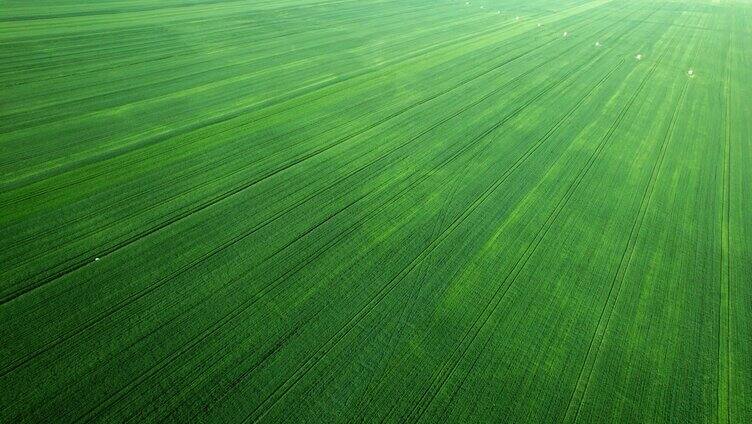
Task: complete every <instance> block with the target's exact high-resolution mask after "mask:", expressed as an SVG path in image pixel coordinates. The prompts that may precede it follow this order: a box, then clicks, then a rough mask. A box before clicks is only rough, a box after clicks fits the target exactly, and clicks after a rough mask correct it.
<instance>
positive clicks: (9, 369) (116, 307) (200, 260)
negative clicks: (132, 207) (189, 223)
mask: <svg viewBox="0 0 752 424" xmlns="http://www.w3.org/2000/svg"><path fill="white" fill-rule="evenodd" d="M567 51H568V50H567ZM567 51H565V52H562V53H561V55H564V54H566V52H567ZM543 65H544V64H540V65H538V66H536V67H535V68H533V69H531V70H529V71H527V72H526V73H523V74H521V75H519V76H517V77H516V78H514V79H512V80H510V81H509V82H507V83H506V84H504V85H502V86H500V87H498V88H497V89H495V90H493V91H492V92H490V93H487V94H486V95H484V96H482V97H481V98H479V99H476V100H475V101H474V102H471V103H469V104H467V105H465V106H464V107H463V108H461V109H459V110H458V111H455V112H454V113H452V114H450V115H448V116H446V117H444V118H443V119H441V120H440V121H438V122H436V123H434V124H433V125H432V126H431V127H429V128H427V129H425V130H424V131H422V132H421V133H419V134H417V135H416V136H414V137H412V138H411V139H409V140H408V141H407V142H406V143H403V144H402V145H400V146H397V147H396V148H394V149H392V150H391V151H388V152H387V153H386V154H384V155H382V156H381V157H379V158H377V159H375V160H373V161H371V162H369V163H368V164H366V165H365V166H364V167H362V168H360V169H357V170H355V171H353V172H351V174H350V175H352V174H354V173H356V172H358V171H360V170H362V169H365V168H366V167H368V166H371V165H372V164H374V163H376V162H378V161H379V160H381V159H383V158H384V157H386V156H387V155H389V154H391V153H393V152H394V151H396V150H397V149H399V148H401V147H404V146H406V145H407V144H409V143H411V142H414V141H415V140H417V139H419V138H420V137H422V136H423V135H425V134H427V133H429V132H430V131H431V130H433V129H435V128H437V127H439V126H440V125H442V124H444V123H446V122H448V121H450V120H452V119H453V118H455V117H456V116H458V115H460V114H461V113H463V112H465V111H466V110H468V109H470V108H471V107H473V106H475V105H477V104H480V103H481V102H482V101H484V100H486V99H488V98H490V97H491V96H492V95H494V94H496V93H498V92H500V91H501V90H502V89H504V88H505V87H509V86H512V85H514V83H516V82H517V81H518V80H520V79H523V78H524V77H526V76H527V75H528V74H529V73H530V72H533V71H534V70H535V69H537V68H539V67H542V66H543ZM449 91H452V89H450V90H447V92H449ZM435 97H438V95H437V96H435ZM428 100H430V99H424V102H425V101H428ZM529 103H531V102H528V104H529ZM520 111H521V109H519V110H518V111H517V113H519V112H520ZM512 116H513V115H508V117H507V119H511V117H512ZM471 145H472V144H468V145H466V147H465V148H463V149H461V150H460V152H459V153H462V152H464V151H465V150H466V149H467V148H469V147H470V146H471ZM459 153H457V154H456V155H454V156H450V158H451V159H450V160H453V159H454V158H455V157H457V155H458V154H459ZM442 166H443V164H442ZM341 179H344V177H343V178H341ZM336 182H337V181H335V183H334V184H330V185H329V186H328V187H325V188H322V189H321V190H319V192H323V191H325V190H327V189H330V188H331V187H333V186H334V185H336ZM317 193H318V192H317ZM317 193H314V194H313V195H310V196H308V197H309V198H312V197H315V194H317ZM302 203H303V202H300V204H302ZM293 206H296V205H293ZM293 209H294V207H291V208H289V210H286V211H283V212H282V213H279V214H277V215H275V216H273V217H272V218H271V221H269V222H267V223H270V222H272V221H273V220H276V219H278V218H280V217H281V216H282V215H283V214H284V213H287V212H289V211H291V210H293ZM265 225H266V224H265V223H262V224H261V225H257V226H254V227H253V228H252V230H251V232H255V231H257V230H258V229H260V228H262V227H263V226H265ZM236 238H237V237H236ZM234 240H235V239H233V240H231V241H230V243H229V244H228V243H225V244H223V245H221V246H219V247H217V248H215V249H213V250H212V251H211V252H210V253H208V254H205V255H202V256H201V257H199V258H198V259H197V260H195V261H193V262H191V263H190V264H187V265H186V266H184V267H182V268H181V269H178V270H176V271H175V272H173V273H171V274H170V275H168V276H166V277H164V278H162V279H160V280H159V281H158V282H157V283H156V284H153V285H151V286H149V287H147V288H146V289H144V290H142V291H141V292H138V293H135V294H133V295H131V296H129V297H128V298H126V299H124V300H123V301H121V302H120V303H118V304H117V305H114V307H113V308H110V310H108V311H106V312H105V313H104V315H102V316H98V317H95V318H92V319H91V320H90V321H88V322H87V324H85V325H84V326H83V327H82V328H81V329H79V330H78V331H75V332H73V333H72V334H68V335H66V336H63V337H61V338H59V339H57V340H56V341H55V342H53V343H51V344H50V345H47V346H46V347H45V348H43V349H41V350H40V351H37V352H35V353H34V354H32V355H28V356H27V357H25V358H24V359H23V360H22V361H21V362H19V363H17V364H15V365H11V366H9V367H6V368H5V369H4V370H3V371H0V376H4V375H7V374H9V373H10V372H12V371H14V370H15V369H17V368H19V367H21V366H23V365H24V364H25V363H27V362H28V361H30V360H32V359H34V358H35V357H37V356H38V355H39V354H41V353H44V351H47V350H49V349H51V348H53V347H55V346H57V345H58V344H59V343H62V342H63V341H65V340H67V339H69V338H70V337H72V336H74V335H76V334H78V333H80V332H82V331H85V330H86V329H88V328H90V327H92V326H93V325H94V324H96V322H97V321H99V320H101V319H103V318H105V317H107V316H110V315H111V314H113V313H115V312H117V311H118V310H120V309H122V308H124V307H125V306H127V305H128V304H130V303H132V302H134V301H135V300H138V299H140V298H142V297H143V296H145V295H147V294H149V293H151V292H152V291H154V290H156V289H157V288H159V287H161V286H162V285H164V284H166V283H167V282H168V281H169V280H171V279H173V278H175V277H177V276H179V275H181V274H183V273H184V272H187V271H189V270H191V269H194V268H195V267H196V266H198V265H200V264H201V263H203V262H204V261H205V260H206V259H208V258H209V257H211V256H213V255H215V254H216V253H218V252H220V251H222V250H224V249H225V248H227V247H229V246H230V245H232V244H235V242H236V241H234ZM237 241H239V240H237ZM87 263H88V262H87Z"/></svg>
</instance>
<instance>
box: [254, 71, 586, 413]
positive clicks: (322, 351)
mask: <svg viewBox="0 0 752 424" xmlns="http://www.w3.org/2000/svg"><path fill="white" fill-rule="evenodd" d="M573 72H574V71H572V72H570V74H568V75H567V77H565V80H566V79H568V77H569V76H571V74H572V73H573ZM560 83H561V82H560V81H558V82H557V81H555V82H554V83H552V84H549V85H548V86H547V87H545V88H544V89H543V90H542V91H541V92H540V93H539V94H538V95H536V96H535V97H533V98H532V99H530V100H529V101H528V102H527V103H526V104H524V105H523V106H522V107H520V108H518V109H517V113H519V112H520V111H521V110H522V109H524V108H525V107H526V106H527V105H529V104H530V103H532V102H533V101H535V100H537V99H538V98H540V97H541V96H542V95H543V94H545V93H546V92H548V91H550V90H551V89H552V88H553V87H554V86H556V85H558V84H560ZM501 124H503V122H499V123H497V125H495V126H494V127H493V128H491V129H489V130H488V131H487V132H486V133H485V134H484V135H483V136H484V137H485V136H487V135H488V134H490V133H491V132H493V131H494V130H495V129H497V128H498V127H499V126H500V125H501ZM535 148H536V149H537V146H536V147H535ZM528 152H530V150H528ZM526 154H527V152H526ZM530 154H532V153H530ZM529 156H530V155H529V154H528V155H527V156H525V157H524V158H519V159H518V161H517V162H515V164H514V165H513V166H512V167H511V168H509V169H508V170H506V171H505V172H504V173H503V175H502V176H501V177H500V178H499V179H497V180H496V181H495V182H494V183H493V184H492V185H491V186H489V187H488V188H487V189H486V190H485V191H484V192H483V193H481V195H480V196H479V197H477V198H476V199H475V200H474V201H473V203H472V204H471V205H470V206H469V207H468V208H467V209H466V210H465V211H463V213H462V214H460V216H458V217H457V218H456V219H455V220H454V221H453V222H452V224H451V225H450V226H449V227H447V228H446V229H444V231H442V233H441V234H440V235H439V236H438V237H437V238H435V239H433V240H432V241H431V242H430V243H429V244H428V245H426V247H424V248H423V250H421V252H420V253H419V254H418V255H417V256H415V257H414V258H413V260H412V261H411V262H410V263H409V264H408V265H407V266H406V267H405V268H403V269H402V270H401V271H400V272H399V273H398V274H397V275H395V277H394V278H393V279H392V280H390V281H389V282H388V283H387V284H386V285H384V286H382V288H381V289H380V290H379V292H378V293H377V294H376V296H374V297H373V298H371V300H370V301H369V302H368V303H367V304H366V305H365V306H364V307H363V308H361V309H360V310H359V311H358V312H357V313H356V314H355V315H354V316H353V317H352V318H351V319H350V320H349V321H348V322H347V323H346V324H345V325H344V326H343V327H341V328H340V329H339V330H338V331H337V333H335V335H334V336H332V337H331V338H330V339H329V340H327V341H326V342H325V343H324V345H323V346H322V347H321V348H319V349H318V350H317V351H316V352H315V353H314V354H313V355H311V356H310V357H309V359H308V360H307V361H306V362H305V363H304V364H303V365H302V366H300V367H298V369H297V370H296V371H295V372H294V373H293V375H292V376H291V377H289V378H288V379H287V381H285V382H284V383H283V384H282V385H281V386H279V387H278V388H277V389H276V390H275V391H274V392H273V393H271V394H270V395H269V396H268V397H267V398H266V399H265V400H264V401H263V402H262V403H261V404H259V405H258V406H257V407H256V408H255V409H254V410H253V411H252V412H251V414H249V416H248V417H247V418H246V419H245V420H244V421H243V422H247V421H249V420H253V421H258V420H260V419H261V418H263V416H265V414H266V413H268V411H269V410H270V409H271V406H273V405H275V404H276V403H277V402H278V401H279V400H280V399H281V398H282V397H284V395H285V394H286V393H287V392H289V390H290V389H291V388H292V387H293V386H294V385H295V384H296V383H297V382H298V381H300V379H302V377H303V375H305V374H306V373H307V372H308V371H309V370H310V369H311V368H313V366H315V365H316V364H317V363H318V362H319V361H320V360H321V359H322V358H323V357H325V356H326V355H327V354H328V353H329V352H330V351H331V350H332V349H333V348H334V347H335V346H336V345H337V344H338V343H339V342H340V341H341V340H342V339H343V338H344V337H345V336H346V335H347V334H348V333H349V332H350V331H351V330H352V328H354V326H355V325H356V324H357V323H358V322H359V321H360V320H362V319H363V318H364V317H365V316H366V315H367V314H368V313H369V312H370V311H371V310H373V309H374V308H375V307H376V306H378V304H379V303H380V302H381V301H382V300H383V299H384V298H385V297H386V296H387V295H388V294H389V293H390V292H391V290H392V289H393V288H394V287H396V285H397V284H398V283H399V281H401V280H402V279H403V278H404V277H405V276H406V275H407V274H409V273H410V272H411V271H412V270H413V269H414V268H415V267H416V266H417V265H418V264H419V263H420V262H421V261H422V260H423V259H424V258H425V257H426V256H428V255H429V254H430V253H432V252H433V251H434V250H435V248H436V247H437V246H438V245H439V244H441V243H442V242H443V241H444V240H446V238H447V237H449V235H450V234H451V233H452V232H453V231H454V230H455V229H456V228H458V227H459V226H460V225H461V224H462V223H463V222H464V220H465V219H466V218H467V217H468V216H469V215H471V214H472V213H473V212H474V211H475V210H477V208H478V207H479V206H480V205H481V204H482V203H483V202H484V201H485V200H487V199H488V198H489V197H490V196H491V194H493V192H494V191H495V190H496V189H497V188H498V187H499V186H500V185H501V184H502V183H503V182H504V181H506V179H507V178H508V177H509V175H511V174H512V172H513V171H514V170H515V169H517V167H519V165H520V164H521V163H522V162H524V160H525V159H527V157H529ZM327 345H330V346H328V347H327ZM295 374H298V376H297V377H296V376H295ZM290 382H292V383H290ZM285 385H287V387H286V388H283V386H285ZM280 389H281V390H282V393H281V394H280V395H279V396H277V398H276V400H273V401H271V402H272V404H271V405H270V407H269V408H267V409H266V410H265V411H264V412H262V413H261V414H260V415H259V416H258V417H256V418H255V419H253V415H256V413H257V412H258V410H259V409H260V408H261V407H262V406H263V405H264V404H265V403H267V402H269V401H270V399H271V398H272V397H273V396H274V395H275V394H276V393H277V392H279V390H280Z"/></svg>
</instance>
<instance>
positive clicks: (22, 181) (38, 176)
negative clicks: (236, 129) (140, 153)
mask: <svg viewBox="0 0 752 424" xmlns="http://www.w3.org/2000/svg"><path fill="white" fill-rule="evenodd" d="M567 18H573V19H574V18H578V19H586V18H587V16H579V15H572V16H568V17H565V18H562V19H567ZM555 22H556V21H555ZM503 29H514V27H513V26H511V24H510V23H508V22H507V23H503V24H501V25H499V26H498V27H493V28H490V29H487V30H485V31H481V32H479V33H474V34H469V35H467V36H463V37H460V38H456V39H453V40H450V41H444V42H441V43H438V44H435V45H432V46H429V47H425V48H422V49H420V50H418V51H416V52H412V53H411V54H408V55H406V56H405V55H403V56H400V57H398V58H395V59H392V60H389V61H386V62H384V63H382V64H379V65H375V66H371V67H367V68H364V69H363V70H360V71H358V72H355V73H353V74H352V75H349V76H347V77H344V78H335V81H334V82H331V83H330V82H329V81H324V82H323V84H324V85H323V86H322V87H317V88H315V89H311V87H302V88H301V89H300V90H295V91H303V94H307V93H310V92H312V91H315V90H318V89H321V88H327V87H329V86H334V85H338V84H340V83H342V82H345V81H347V80H351V79H355V78H358V77H360V76H364V75H368V74H370V73H373V72H377V71H379V70H383V69H384V67H385V66H392V65H396V64H400V63H403V62H411V61H415V60H418V59H419V58H421V57H423V56H426V55H428V54H430V53H432V52H434V51H436V50H442V49H450V48H451V47H453V46H456V45H460V44H461V43H464V42H466V41H468V40H472V39H473V38H478V37H485V36H490V35H493V34H494V33H498V31H499V30H503ZM532 31H534V30H533V29H530V30H528V31H527V32H532ZM280 97H283V99H284V98H285V97H286V96H280ZM275 99H276V98H275ZM261 103H263V104H266V103H268V102H261ZM258 107H259V105H258V104H253V105H248V106H244V107H242V108H239V109H238V110H236V111H233V112H227V113H223V114H220V115H218V116H214V117H212V118H211V119H209V120H204V121H203V122H202V123H200V124H199V125H196V124H193V125H186V126H183V127H181V128H178V129H176V130H172V131H169V132H167V133H160V134H155V135H152V136H148V137H144V138H142V139H141V140H139V141H137V142H131V143H128V144H127V145H126V146H123V147H119V148H113V149H111V150H108V151H104V152H98V153H94V154H92V155H90V156H89V157H86V158H82V159H77V160H75V161H73V162H69V163H65V164H62V165H59V166H56V167H54V168H52V169H50V170H45V171H38V172H36V173H33V174H27V175H24V176H21V177H18V178H16V179H13V180H10V181H6V182H3V183H0V189H3V190H9V189H16V188H20V187H24V186H26V185H29V184H32V183H35V182H38V181H42V180H45V179H48V178H50V177H53V176H56V175H60V174H62V173H66V172H69V171H71V170H73V169H76V168H78V167H81V166H84V165H87V164H91V163H96V162H99V161H101V160H103V159H107V158H112V157H115V156H119V155H122V154H125V153H128V152H130V151H133V150H138V149H141V148H144V147H147V146H150V145H153V144H157V143H160V142H162V141H164V140H166V139H169V138H172V137H175V136H179V135H182V134H186V133H189V132H191V131H194V130H196V129H197V128H203V127H208V126H211V125H216V124H220V123H223V122H226V121H228V120H231V119H233V118H236V117H238V116H242V115H243V114H245V113H247V112H249V111H252V110H254V109H255V108H258Z"/></svg>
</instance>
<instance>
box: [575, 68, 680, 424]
mask: <svg viewBox="0 0 752 424" xmlns="http://www.w3.org/2000/svg"><path fill="white" fill-rule="evenodd" d="M658 62H660V60H658V61H656V65H657V64H658ZM688 87H689V80H687V81H686V82H685V83H684V85H683V86H682V91H681V94H680V95H679V101H678V102H677V106H676V107H675V108H674V113H673V115H672V117H671V121H670V124H669V127H668V129H667V131H666V134H665V135H664V138H663V142H662V143H661V150H660V153H659V156H658V159H657V160H656V162H655V164H654V165H653V169H652V171H651V175H650V179H649V181H648V184H647V186H646V187H645V191H644V192H643V194H642V197H641V199H640V206H639V210H638V214H637V216H636V217H635V220H634V222H633V223H632V228H631V230H630V233H629V239H628V240H627V244H626V245H625V247H624V252H623V253H622V256H621V259H620V260H619V266H618V268H617V272H616V274H615V275H614V279H613V280H612V281H611V285H610V287H609V291H608V295H607V297H606V303H605V304H604V305H603V309H602V310H601V315H600V317H599V318H598V325H597V327H596V331H595V333H594V334H593V337H592V339H591V340H590V344H589V345H588V351H587V354H586V355H585V361H584V362H583V364H582V368H581V369H580V374H579V377H578V379H577V383H576V384H575V389H574V391H573V392H572V396H571V397H570V401H569V404H568V405H567V409H566V413H565V417H564V421H565V422H568V421H569V420H568V418H569V417H571V414H572V412H571V411H572V407H573V405H574V404H575V403H576V404H577V405H578V406H577V409H576V411H575V412H574V417H573V420H572V421H573V422H576V421H577V419H578V418H579V414H580V411H581V409H582V405H583V404H584V399H585V393H586V392H587V388H588V385H589V383H590V381H591V380H592V376H593V371H594V369H595V362H596V360H597V357H598V354H599V353H600V347H601V345H602V344H603V339H604V338H605V333H606V331H607V329H608V325H609V323H610V321H611V318H612V316H613V312H614V310H615V309H616V303H617V301H618V298H619V294H620V293H621V288H622V285H623V282H624V279H625V276H626V272H627V269H628V268H629V265H630V264H631V262H632V258H633V256H634V252H635V247H636V245H637V239H638V237H639V234H640V230H641V228H642V224H643V222H644V220H645V216H646V215H647V210H648V209H649V204H650V201H651V199H652V197H653V191H654V189H655V185H656V181H657V179H658V175H659V174H660V170H661V168H662V165H663V161H664V158H665V156H666V150H667V148H668V145H669V144H670V142H671V139H672V138H673V134H674V130H675V128H676V122H677V120H678V117H679V111H680V110H681V108H682V105H683V104H684V100H685V97H686V92H687V88H688ZM614 289H615V292H614ZM612 295H613V296H612ZM604 317H605V320H604ZM593 348H595V349H593ZM586 369H587V370H588V371H587V378H585V379H584V380H583V377H584V376H585V370H586ZM575 399H577V400H575Z"/></svg>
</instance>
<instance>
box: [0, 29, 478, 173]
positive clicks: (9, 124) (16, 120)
mask: <svg viewBox="0 0 752 424" xmlns="http://www.w3.org/2000/svg"><path fill="white" fill-rule="evenodd" d="M406 19H407V17H406ZM462 23H463V21H452V22H451V23H450V24H449V25H447V26H446V27H451V26H452V25H460V24H462ZM446 27H440V28H446ZM327 29H331V28H329V27H324V28H321V27H318V28H314V30H327ZM380 30H381V31H383V29H380ZM230 31H231V30H224V32H230ZM310 31H311V30H309V31H298V33H306V32H310ZM298 33H293V34H282V35H278V36H276V37H280V38H281V37H287V36H289V35H297V34H298ZM429 34H430V33H429ZM426 35H427V34H424V33H421V34H419V35H418V36H416V37H412V38H410V39H408V40H407V41H402V42H401V43H409V42H410V41H414V39H415V38H421V37H425V36H426ZM276 37H275V38H276ZM261 41H265V40H249V41H248V42H249V43H258V42H261ZM320 41H321V43H320V44H317V45H314V46H306V47H304V48H299V49H293V50H289V49H285V51H284V52H276V53H274V54H271V55H267V56H261V57H253V58H252V59H250V60H240V61H236V62H233V63H231V64H224V65H221V66H217V67H215V68H209V69H205V70H202V71H199V72H190V71H189V72H188V73H182V74H180V75H179V76H172V77H168V78H166V79H162V80H157V81H154V82H148V83H141V84H136V85H133V86H130V87H128V88H121V89H116V90H113V91H106V92H100V93H98V94H96V95H90V96H88V97H80V98H76V99H73V100H67V101H63V102H59V103H54V104H46V105H42V106H38V107H33V108H30V109H21V110H16V111H14V112H13V113H10V114H9V113H3V114H2V115H0V118H2V120H4V121H6V125H5V126H3V128H2V130H3V131H4V132H6V133H8V132H11V131H17V130H21V129H27V128H30V127H34V126H38V125H43V124H49V123H53V122H59V121H61V120H64V119H67V118H70V117H71V116H74V115H75V116H76V117H80V116H82V115H80V114H77V113H75V111H72V110H73V109H71V108H73V107H74V106H80V105H82V104H84V105H85V104H86V103H87V102H91V101H94V100H98V99H101V98H102V97H103V96H117V95H121V94H125V93H133V92H134V91H138V90H145V89H150V88H154V87H161V86H164V85H165V84H168V83H173V82H178V81H183V80H186V79H190V78H192V77H198V76H201V75H209V74H211V73H212V72H217V71H221V70H229V69H234V68H238V67H244V66H245V67H247V66H248V65H250V64H251V63H254V62H258V61H260V60H268V59H271V58H275V57H286V56H291V55H293V54H294V53H298V52H300V51H307V50H310V51H313V52H316V51H317V49H321V46H322V45H325V44H327V43H332V41H331V40H329V39H323V40H320ZM129 47H132V50H133V51H132V53H134V54H135V53H138V52H140V51H141V50H142V49H143V48H144V47H143V46H140V45H136V46H130V45H129ZM180 47H181V46H180V45H170V46H166V47H165V49H167V50H168V51H172V49H174V48H180ZM391 47H393V45H391ZM364 48H365V47H361V48H359V49H355V50H353V51H352V52H351V53H353V54H355V53H357V52H358V50H362V49H364ZM232 49H238V47H237V46H234V45H233V46H232V47H227V48H224V49H220V50H218V51H224V50H232ZM97 51H99V50H97ZM117 51H118V52H119V53H121V54H126V53H128V52H129V51H123V50H122V49H119V50H117ZM319 52H320V50H319ZM213 53H216V52H213ZM338 53H341V52H338ZM170 57H172V56H170ZM316 59H320V57H318V55H313V56H311V57H305V58H302V59H301V60H299V61H298V62H300V63H306V62H307V61H312V60H316ZM201 63H212V60H205V61H201V62H198V64H201ZM295 63H297V62H295ZM66 64H67V63H65V64H64V65H66ZM191 65H192V66H193V65H195V64H194V63H191ZM289 65H290V63H284V64H279V65H278V66H283V67H287V66H289ZM115 68H117V69H121V68H122V67H121V66H117V67H115ZM270 69H273V68H265V69H263V70H262V71H260V73H269V72H270ZM105 70H106V69H105ZM181 70H185V67H184V66H183V67H181ZM27 71H28V70H27ZM100 72H101V70H100ZM162 72H165V70H163V71H162ZM137 76H138V75H128V77H124V78H121V80H124V79H126V78H127V79H129V80H133V79H134V78H135V77H137ZM238 76H239V75H237V74H236V75H235V76H233V77H228V78H225V80H227V79H232V78H235V77H238ZM243 76H244V78H252V77H253V76H254V74H251V75H247V74H243ZM112 81H118V80H108V81H106V82H103V83H100V84H99V85H102V84H105V83H108V84H109V83H111V82H112ZM220 81H223V80H214V81H210V82H207V83H206V84H204V85H213V84H217V83H219V82H220ZM35 82H36V80H35ZM202 86H203V85H199V86H192V87H189V88H186V89H183V90H178V91H174V92H171V93H168V94H165V95H160V96H150V97H146V98H143V99H139V100H135V101H122V102H119V103H117V104H115V105H113V106H106V107H100V108H99V109H94V110H88V111H87V112H86V114H97V113H101V112H102V111H105V110H111V109H113V108H117V107H120V106H126V105H127V106H130V105H132V104H134V103H139V102H144V101H154V100H156V99H161V98H162V97H164V96H166V95H176V94H178V93H181V92H183V91H186V90H194V89H196V88H197V87H202ZM87 88H91V86H87ZM62 93H64V91H63V92H59V93H58V94H62ZM60 109H63V111H64V112H65V113H63V114H58V115H52V114H50V113H47V112H49V111H59V110H60ZM35 112H36V113H38V114H41V115H42V116H38V117H36V120H33V121H21V120H20V119H21V118H23V117H24V116H27V115H28V114H29V113H35ZM2 120H0V122H2ZM64 147H65V146H64ZM0 165H5V164H4V163H0Z"/></svg>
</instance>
